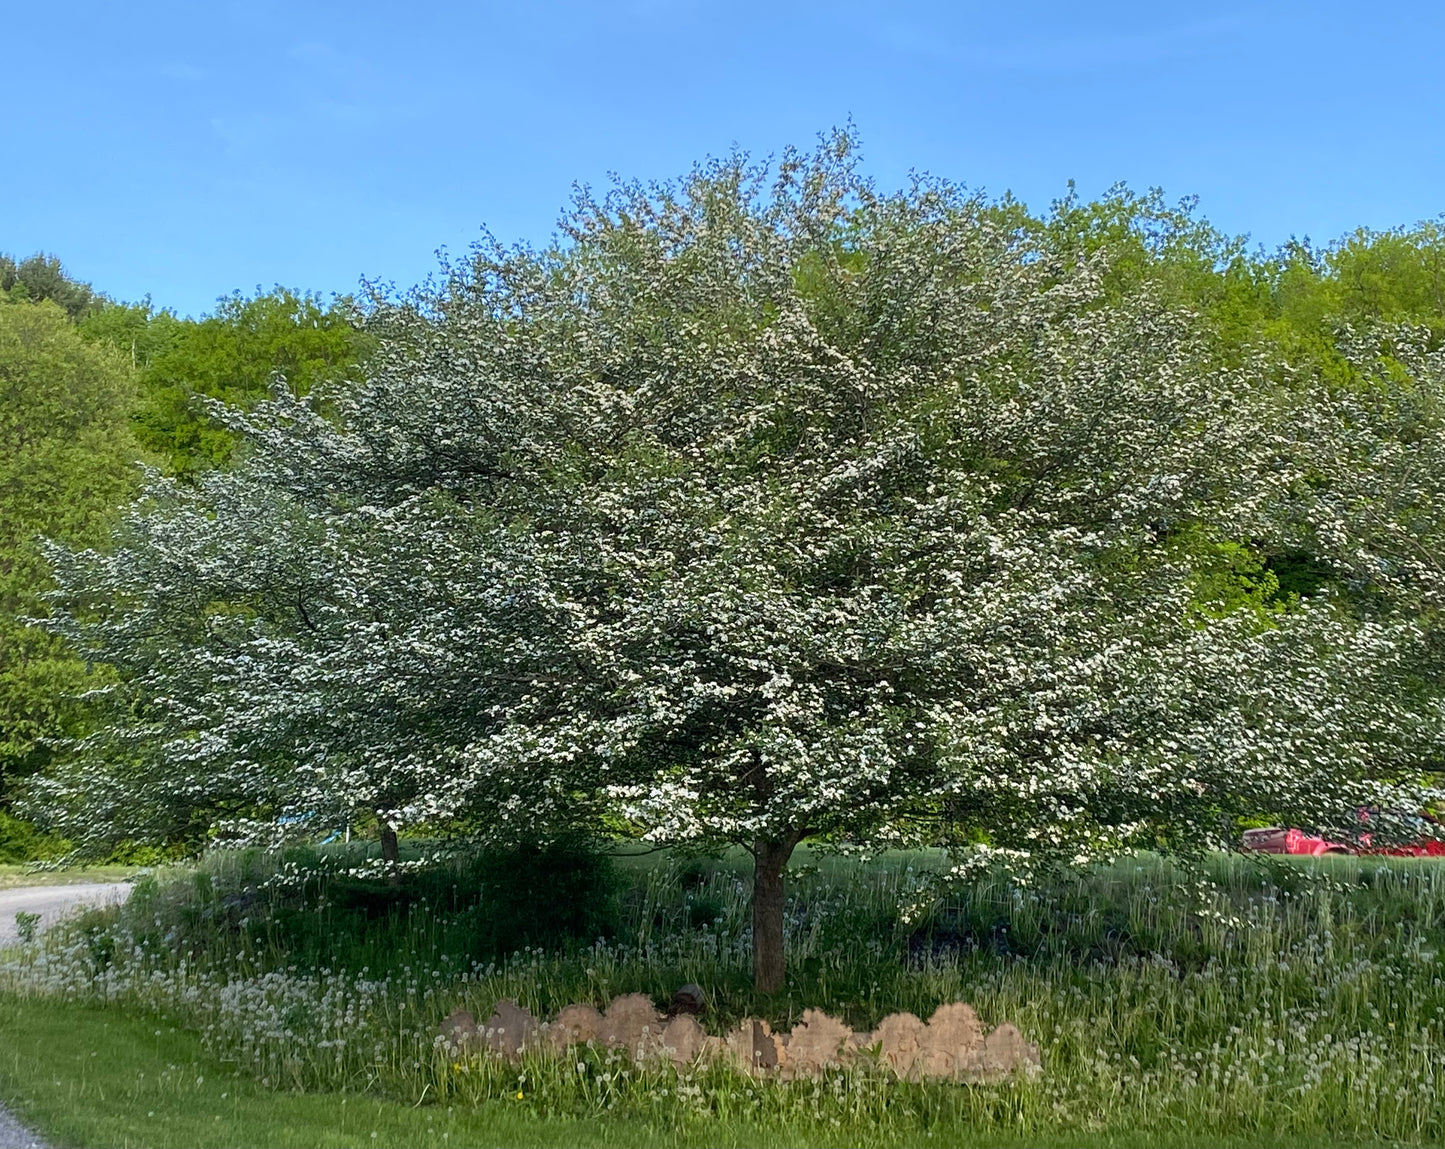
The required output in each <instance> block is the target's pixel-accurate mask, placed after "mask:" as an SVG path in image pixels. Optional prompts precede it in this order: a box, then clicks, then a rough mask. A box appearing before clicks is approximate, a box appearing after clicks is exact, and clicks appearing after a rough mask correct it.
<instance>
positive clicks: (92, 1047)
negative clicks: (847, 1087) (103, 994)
mask: <svg viewBox="0 0 1445 1149" xmlns="http://www.w3.org/2000/svg"><path fill="white" fill-rule="evenodd" d="M0 1035H3V1040H4V1050H3V1052H0V1099H3V1100H4V1101H5V1103H6V1104H7V1105H9V1106H10V1108H11V1109H12V1111H13V1112H15V1113H16V1114H17V1115H18V1116H20V1117H21V1118H22V1119H24V1120H25V1121H26V1122H27V1123H29V1124H30V1125H31V1127H32V1128H34V1129H38V1130H39V1131H41V1132H42V1133H43V1135H44V1136H45V1137H46V1138H47V1139H48V1140H49V1141H50V1143H51V1144H52V1145H54V1146H57V1147H65V1146H73V1147H75V1149H87V1147H90V1146H95V1147H101V1146H106V1147H110V1146H114V1147H131V1146H145V1147H153V1149H171V1147H175V1149H185V1147H191V1146H195V1147H211V1146H214V1147H216V1149H223V1147H232V1146H235V1147H238V1149H243V1147H250V1146H254V1147H257V1149H261V1147H265V1149H270V1147H276V1149H281V1147H288V1149H289V1147H298V1149H300V1147H307V1146H318V1147H325V1149H333V1147H334V1149H342V1147H345V1146H357V1147H362V1149H365V1147H368V1146H369V1147H372V1149H375V1147H377V1146H416V1147H418V1149H420V1147H428V1149H430V1147H436V1149H456V1147H459V1146H472V1145H476V1146H483V1145H484V1146H579V1147H581V1146H589V1147H590V1146H599V1147H601V1146H638V1147H639V1149H641V1147H645V1146H693V1145H697V1146H711V1145H717V1146H738V1147H740V1149H741V1147H746V1146H764V1145H767V1146H813V1145H817V1146H848V1145H864V1144H867V1145H879V1146H908V1145H926V1144H932V1145H957V1146H969V1147H972V1146H980V1147H982V1146H1001V1147H1013V1146H1019V1147H1022V1146H1029V1145H1050V1146H1100V1147H1106V1146H1118V1147H1120V1149H1124V1147H1131V1149H1132V1147H1139V1149H1145V1147H1147V1146H1161V1147H1169V1146H1179V1147H1181V1149H1182V1147H1185V1146H1201V1147H1202V1146H1213V1145H1233V1146H1240V1147H1245V1146H1266V1145H1286V1144H1297V1142H1295V1141H1292V1140H1276V1139H1271V1138H1265V1139H1260V1138H1258V1137H1255V1138H1245V1139H1240V1140H1229V1139H1226V1140H1223V1141H1221V1139H1220V1138H1218V1137H1217V1136H1197V1135H1196V1136H1191V1135H1190V1134H1189V1133H1188V1132H1187V1131H1180V1130H1164V1129H1138V1130H1117V1129H1116V1130H1110V1129H1105V1130H1098V1131H1095V1132H1093V1133H1089V1134H1083V1135H1077V1136H1076V1135H1070V1136H1067V1137H1063V1138H1048V1139H1045V1140H1039V1139H1037V1138H1033V1139H1029V1138H1026V1137H1023V1136H1022V1135H1020V1134H1019V1133H1018V1132H1016V1131H1012V1130H1009V1129H1007V1128H999V1127H997V1126H992V1125H987V1126H979V1125H973V1126H969V1125H960V1124H940V1125H936V1126H933V1127H921V1126H920V1127H917V1128H913V1129H894V1130H891V1131H889V1132H888V1133H887V1134H885V1135H884V1136H882V1137H879V1136H876V1135H875V1132H874V1131H870V1130H868V1129H866V1128H858V1127H851V1128H834V1127H830V1126H827V1125H823V1126H817V1127H809V1126H808V1125H806V1124H802V1123H797V1122H793V1123H772V1124H759V1123H754V1122H740V1121H739V1122H709V1123H707V1124H705V1125H697V1124H691V1125H684V1126H681V1127H677V1126H674V1127H666V1126H662V1125H659V1124H657V1123H650V1122H643V1121H638V1120H632V1119H627V1118H615V1117H595V1118H590V1119H566V1118H545V1117H539V1116H537V1115H536V1114H535V1113H533V1112H531V1111H530V1110H528V1109H526V1108H524V1107H523V1106H520V1105H516V1104H510V1105H509V1104H507V1103H506V1102H499V1101H492V1102H482V1103H479V1104H471V1105H453V1106H445V1105H437V1104H427V1103H425V1101H423V1102H422V1103H421V1104H419V1105H416V1104H403V1103H401V1102H398V1101H395V1100H390V1099H386V1098H380V1097H375V1096H368V1095H366V1094H356V1093H352V1094H340V1093H295V1092H283V1091H277V1090H272V1089H267V1088H264V1087H262V1086H260V1085H259V1084H257V1083H256V1082H255V1081H253V1080H250V1079H249V1078H247V1077H245V1076H243V1075H240V1074H238V1073H237V1072H236V1071H235V1070H234V1068H230V1067H227V1066H225V1065H224V1064H222V1063H221V1062H219V1061H217V1060H216V1059H215V1058H212V1057H210V1056H208V1055H207V1054H205V1053H204V1052H203V1051H202V1049H201V1048H200V1042H199V1039H198V1038H197V1037H196V1036H195V1035H194V1034H191V1033H187V1032H185V1031H184V1030H181V1029H179V1028H177V1027H176V1026H174V1025H170V1024H168V1023H166V1022H164V1021H158V1020H157V1019H155V1018H140V1017H134V1016H129V1015H127V1014H124V1013H122V1012H120V1011H118V1010H113V1009H95V1008H89V1007H84V1006H76V1005H60V1004H55V1003H50V1002H37V1001H17V1000H14V999H4V1000H0ZM1372 1143H1373V1142H1370V1141H1353V1142H1344V1141H1329V1140H1325V1141H1312V1142H1311V1144H1314V1145H1340V1146H1345V1145H1366V1144H1372Z"/></svg>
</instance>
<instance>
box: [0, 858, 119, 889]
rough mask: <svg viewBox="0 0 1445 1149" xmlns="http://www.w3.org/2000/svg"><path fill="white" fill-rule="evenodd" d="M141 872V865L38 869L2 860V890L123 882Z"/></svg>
mask: <svg viewBox="0 0 1445 1149" xmlns="http://www.w3.org/2000/svg"><path fill="white" fill-rule="evenodd" d="M140 872H141V867H139V866H76V867H73V868H71V869H66V870H37V869H35V868H34V867H33V866H27V865H16V864H13V863H10V862H0V890H14V889H18V888H20V887H21V886H72V885H77V884H79V883H82V882H123V881H125V880H126V879H127V878H133V877H135V875H136V874H138V873H140Z"/></svg>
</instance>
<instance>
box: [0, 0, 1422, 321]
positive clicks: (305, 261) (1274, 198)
mask: <svg viewBox="0 0 1445 1149" xmlns="http://www.w3.org/2000/svg"><path fill="white" fill-rule="evenodd" d="M1442 45H1445V0H1432V2H1411V3H1391V2H1390V0H1380V2H1377V3H1342V2H1331V0H1314V2H1311V3H1305V2H1298V3H1295V2H1291V3H1251V4H1239V3H1220V4H1215V5H1202V6H1201V5H1187V6H1186V5H1170V4H1159V3H1150V4H1145V3H1137V4H1130V3H1108V2H1094V3H1081V2H1078V0H1075V2H1073V3H1052V2H1051V3H1028V2H1016V3H990V4H978V3H972V2H958V3H922V2H918V3H896V4H889V3H883V2H874V3H866V4H855V3H845V2H840V3H791V2H788V0H766V2H753V0H729V2H713V0H615V2H612V3H601V2H597V3H570V4H569V3H548V2H543V0H538V2H527V0H517V2H514V3H510V4H489V3H470V4H467V3H442V2H438V3H430V4H428V3H420V4H417V5H414V6H405V5H402V4H397V3H386V4H374V3H368V2H365V0H350V2H348V3H345V4H336V5H330V4H320V3H306V2H305V0H296V2H293V3H287V4H277V3H269V2H267V0H248V2H246V3H244V4H239V3H228V2H219V0H210V2H196V3H191V4H162V3H152V4H118V3H89V2H84V0H80V2H72V3H68V4H40V3H35V2H33V0H28V2H26V3H18V2H16V0H0V53H3V58H4V60H5V61H6V73H5V77H6V85H5V86H6V100H5V104H6V111H5V113H4V115H3V116H0V148H3V153H0V154H3V156H4V157H5V167H6V169H7V174H8V177H9V178H8V179H6V181H5V185H6V186H5V191H4V195H3V200H0V204H3V206H0V251H8V252H12V253H15V254H20V255H24V254H28V253H30V252H31V251H34V250H36V249H39V248H43V249H45V250H47V251H51V252H54V253H55V254H58V255H59V256H60V257H61V258H62V259H63V260H64V261H65V263H66V264H67V265H68V267H69V268H70V269H71V271H72V272H73V273H74V274H76V275H78V276H80V277H82V278H85V279H89V280H91V281H92V282H94V283H95V285H96V286H97V287H99V288H101V289H102V290H105V291H107V292H109V293H110V294H112V295H115V296H118V297H120V298H126V299H134V298H138V297H140V296H142V295H145V294H147V293H149V294H150V295H151V296H152V298H153V299H154V300H155V302H156V303H157V304H161V305H167V306H173V307H175V308H177V309H178V310H180V311H181V312H182V313H192V314H198V313H200V312H202V311H206V310H209V309H210V307H211V306H212V304H213V303H214V300H215V298H216V297H217V296H218V295H221V294H223V293H225V292H229V291H231V290H233V289H236V288H240V289H242V290H245V291H248V292H249V291H250V290H252V289H254V288H255V287H256V286H257V285H258V284H263V285H267V286H269V285H271V284H273V283H277V282H279V283H284V284H287V285H291V286H298V287H304V288H312V289H317V290H321V291H324V292H331V291H348V290H353V289H354V288H355V286H356V284H357V281H358V279H359V277H361V276H363V275H365V276H367V277H369V278H373V279H380V280H390V281H395V282H396V283H397V284H398V285H400V286H407V285H409V284H411V283H413V282H415V281H416V280H417V279H419V278H420V277H422V276H424V275H425V274H426V273H427V272H428V271H429V270H431V268H433V267H434V266H435V256H434V252H435V250H436V249H437V248H438V247H441V246H445V247H447V248H449V249H451V250H452V251H460V250H462V249H464V248H465V247H466V246H467V244H468V243H470V242H471V241H472V240H473V239H475V238H476V236H477V235H478V229H479V228H480V227H481V226H482V225H483V224H485V225H486V226H488V227H489V228H490V229H491V230H492V231H493V232H494V233H495V234H497V235H498V236H499V237H500V238H502V239H504V240H518V239H522V240H531V241H534V242H542V241H545V240H546V239H547V238H548V237H549V236H550V234H551V232H552V227H553V223H554V221H555V220H556V218H557V214H558V211H559V209H560V208H561V207H562V206H563V205H564V204H565V203H566V201H567V199H568V196H569V194H570V188H571V185H572V183H573V182H574V181H582V182H590V183H592V184H594V185H596V184H602V183H605V182H606V179H607V173H608V172H609V171H615V172H618V173H620V174H622V175H624V176H628V177H632V176H636V177H642V178H658V177H666V176H671V175H675V174H678V173H680V172H681V171H683V170H685V169H686V168H687V167H688V166H689V165H690V164H691V163H692V162H693V161H694V160H696V159H699V158H701V157H703V156H705V155H707V154H717V153H719V152H723V151H726V150H728V149H729V148H730V147H731V146H732V145H734V144H737V145H739V146H741V147H743V148H745V149H747V150H749V151H751V152H753V153H754V154H766V153H769V152H776V151H777V150H778V149H779V148H781V147H782V146H783V145H785V144H788V143H802V144H808V143H809V142H811V141H812V140H813V138H814V137H815V136H816V134H817V133H818V132H819V131H821V130H824V129H826V128H828V127H830V126H833V125H836V124H841V123H843V122H845V121H846V120H847V119H848V117H850V116H851V117H852V119H853V121H854V122H855V123H856V125H857V128H858V130H859V132H860V134H861V136H862V140H863V154H864V157H865V164H866V167H867V168H868V170H870V172H871V173H872V174H873V175H875V176H876V177H877V178H878V180H879V181H880V182H881V183H882V184H884V185H888V186H896V185H897V184H899V183H901V182H902V181H903V180H904V179H905V178H906V176H907V173H908V171H909V170H910V169H915V168H916V169H919V170H924V171H929V172H932V173H933V174H935V175H940V176H947V177H948V178H950V179H954V180H957V181H960V182H962V183H965V184H967V185H968V186H969V187H972V188H982V189H985V190H986V191H988V192H991V193H1001V192H1003V191H1005V190H1011V191H1012V192H1014V193H1015V194H1016V195H1018V196H1019V197H1020V198H1022V199H1024V200H1025V201H1026V202H1027V203H1029V204H1030V205H1031V206H1033V207H1035V208H1043V207H1046V206H1047V204H1048V202H1049V201H1050V200H1052V199H1054V198H1056V197H1057V196H1058V195H1060V194H1061V193H1062V192H1063V191H1064V189H1065V186H1066V181H1068V180H1069V179H1074V180H1076V181H1077V183H1078V186H1079V189H1080V191H1081V192H1082V193H1084V194H1086V195H1093V194H1097V193H1099V192H1100V191H1102V190H1103V189H1105V188H1106V187H1108V186H1109V185H1110V184H1111V183H1113V182H1115V181H1117V180H1124V181H1127V182H1129V183H1130V184H1132V185H1134V186H1135V187H1138V188H1141V189H1142V188H1144V187H1148V186H1154V185H1158V186H1161V187H1163V189H1164V190H1165V192H1166V194H1167V195H1168V196H1169V197H1170V198H1171V199H1172V198H1177V197H1179V196H1182V195H1186V194H1194V195H1198V196H1199V197H1200V201H1201V208H1202V210H1203V211H1204V213H1205V214H1206V215H1208V216H1209V217H1210V218H1211V219H1212V220H1214V221H1215V222H1216V223H1217V224H1218V225H1220V226H1221V227H1223V228H1225V229H1226V230H1229V231H1231V232H1242V233H1248V234H1249V235H1250V236H1251V237H1252V238H1253V239H1254V240H1256V241H1259V242H1263V243H1264V244H1266V245H1267V246H1273V245H1275V244H1276V243H1279V242H1280V241H1282V240H1284V239H1287V238H1288V237H1289V236H1290V235H1292V234H1294V235H1306V234H1308V235H1310V236H1312V237H1314V238H1316V239H1326V238H1332V237H1335V236H1338V235H1340V234H1342V233H1344V232H1346V231H1348V230H1350V229H1353V228H1355V227H1358V226H1361V225H1365V226H1371V227H1389V226H1393V225H1396V224H1401V223H1409V222H1413V221H1415V220H1417V219H1420V218H1424V217H1429V216H1435V215H1438V214H1440V213H1441V212H1442V211H1445V48H1442Z"/></svg>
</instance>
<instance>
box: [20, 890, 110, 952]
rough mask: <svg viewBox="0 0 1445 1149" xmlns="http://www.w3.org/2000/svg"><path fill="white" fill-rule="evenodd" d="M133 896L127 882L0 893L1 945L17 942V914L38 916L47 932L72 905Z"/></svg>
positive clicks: (92, 903)
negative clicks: (52, 923) (47, 928)
mask: <svg viewBox="0 0 1445 1149" xmlns="http://www.w3.org/2000/svg"><path fill="white" fill-rule="evenodd" d="M129 893H130V887H129V886H128V885H126V884H125V883H124V882H88V883H86V884H84V885H77V886H21V887H20V888H19V889H16V890H0V946H4V945H9V944H11V943H12V942H14V941H16V940H18V938H19V935H18V934H17V933H16V929H15V915H16V914H19V913H27V914H39V915H40V928H41V929H44V928H45V927H46V926H48V925H50V923H51V922H53V921H55V919H56V918H58V917H59V916H60V915H61V914H63V913H65V911H66V910H68V909H70V908H71V907H72V906H78V905H81V904H84V905H91V906H98V905H104V904H106V903H108V902H123V901H125V899H126V897H127V895H129Z"/></svg>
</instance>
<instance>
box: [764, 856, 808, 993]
mask: <svg viewBox="0 0 1445 1149" xmlns="http://www.w3.org/2000/svg"><path fill="white" fill-rule="evenodd" d="M797 844H798V839H797V838H796V837H794V836H793V835H791V834H790V835H788V837H786V838H784V839H782V840H781V841H777V840H771V839H759V840H758V841H757V842H756V843H755V844H754V846H753V985H754V986H755V987H756V988H757V989H758V990H760V991H762V992H763V993H777V992H778V990H780V989H782V988H783V973H784V965H783V874H784V872H785V871H786V870H787V866H788V858H789V857H790V856H791V855H792V853H793V847H794V846H796V845H797Z"/></svg>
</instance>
